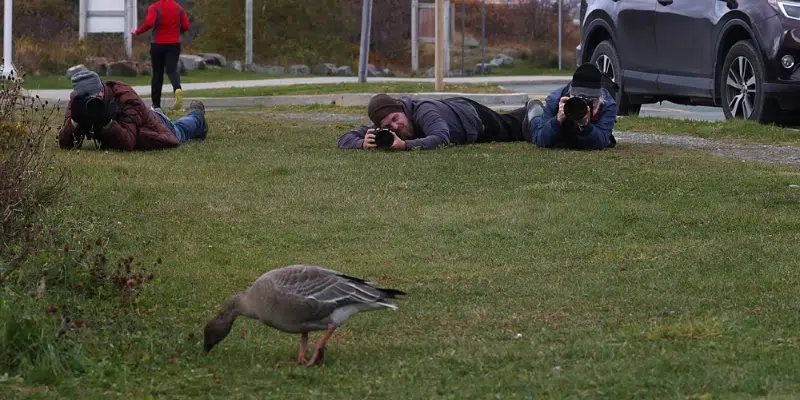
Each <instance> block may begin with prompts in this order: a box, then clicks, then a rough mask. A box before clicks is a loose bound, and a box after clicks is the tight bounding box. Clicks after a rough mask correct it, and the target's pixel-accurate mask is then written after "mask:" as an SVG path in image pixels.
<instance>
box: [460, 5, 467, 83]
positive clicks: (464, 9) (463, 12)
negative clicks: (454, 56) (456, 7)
mask: <svg viewBox="0 0 800 400" xmlns="http://www.w3.org/2000/svg"><path fill="white" fill-rule="evenodd" d="M465 19H467V2H466V1H465V0H461V75H462V76H463V75H464V53H465V52H466V51H467V48H466V45H465V43H466V42H467V41H466V40H465V39H466V32H465V31H464V26H465V22H464V20H465Z"/></svg>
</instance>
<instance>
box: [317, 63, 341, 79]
mask: <svg viewBox="0 0 800 400" xmlns="http://www.w3.org/2000/svg"><path fill="white" fill-rule="evenodd" d="M314 74H315V75H327V76H333V75H336V65H335V64H331V63H319V64H317V65H316V66H315V67H314Z"/></svg>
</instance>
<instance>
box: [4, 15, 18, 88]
mask: <svg viewBox="0 0 800 400" xmlns="http://www.w3.org/2000/svg"><path fill="white" fill-rule="evenodd" d="M13 1H14V0H5V6H4V8H3V77H4V78H8V77H10V76H12V75H13V76H15V77H16V75H17V71H15V70H14V65H13V64H12V63H11V22H12V18H11V17H12V16H13V10H12V3H13Z"/></svg>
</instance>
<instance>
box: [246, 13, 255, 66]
mask: <svg viewBox="0 0 800 400" xmlns="http://www.w3.org/2000/svg"><path fill="white" fill-rule="evenodd" d="M244 14H245V28H244V30H245V33H244V65H245V66H246V67H247V68H249V67H251V66H252V65H253V0H245V11H244Z"/></svg>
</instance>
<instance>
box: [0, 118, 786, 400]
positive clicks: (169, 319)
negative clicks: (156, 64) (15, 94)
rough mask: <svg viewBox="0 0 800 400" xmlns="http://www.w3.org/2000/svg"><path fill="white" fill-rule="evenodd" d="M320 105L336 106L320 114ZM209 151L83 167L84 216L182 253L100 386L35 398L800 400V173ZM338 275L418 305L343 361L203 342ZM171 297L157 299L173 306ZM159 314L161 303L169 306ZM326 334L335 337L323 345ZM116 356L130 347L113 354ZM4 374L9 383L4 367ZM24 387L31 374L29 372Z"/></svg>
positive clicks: (262, 123) (278, 126) (287, 123)
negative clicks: (311, 268) (247, 311)
mask: <svg viewBox="0 0 800 400" xmlns="http://www.w3.org/2000/svg"><path fill="white" fill-rule="evenodd" d="M315 109H316V110H319V108H315ZM208 115H209V121H210V124H211V131H210V133H209V138H208V140H206V141H205V142H202V143H188V144H186V145H184V146H182V147H181V148H178V149H174V150H170V151H159V152H145V153H117V152H101V151H94V150H90V149H91V146H90V147H89V150H84V151H81V152H59V156H58V158H59V161H60V162H61V163H63V164H64V165H66V166H68V167H69V168H70V169H71V171H73V180H74V181H73V184H72V187H74V188H76V190H78V191H79V193H80V196H81V197H80V201H79V202H73V203H71V205H70V210H71V211H70V213H71V215H72V216H74V217H76V218H86V217H91V218H92V220H93V221H109V222H110V223H112V224H116V226H118V230H119V235H118V239H116V241H115V242H114V243H112V246H111V247H113V248H115V249H117V250H115V251H118V252H120V253H125V254H127V253H135V254H136V255H137V257H138V258H139V259H140V260H144V261H143V262H149V261H150V260H153V259H155V258H156V257H161V258H162V259H163V263H162V264H161V265H160V266H158V269H157V270H156V271H155V272H156V277H157V279H158V282H159V283H158V285H157V286H155V287H153V289H152V290H150V291H148V292H145V293H144V294H143V295H142V296H143V297H144V298H145V299H146V300H145V301H143V303H142V304H141V305H140V306H139V307H140V316H139V318H140V322H141V325H134V326H127V325H125V326H121V327H118V328H116V330H114V329H111V330H110V331H104V332H100V331H93V330H89V331H88V332H87V333H86V339H85V340H86V344H85V347H86V352H87V356H88V357H89V361H88V362H89V365H88V368H87V369H86V372H85V374H83V375H80V376H79V377H78V378H75V379H67V380H63V381H60V382H59V383H57V384H55V385H53V386H51V387H43V385H39V384H36V383H32V382H26V381H24V380H21V379H9V380H7V381H6V382H5V383H0V390H3V389H4V388H5V389H7V390H6V391H5V393H9V394H10V396H16V397H30V396H32V395H35V396H36V397H41V398H44V397H55V396H57V395H58V396H63V397H68V398H75V397H82V398H95V397H101V396H102V395H103V394H104V393H106V394H109V395H116V394H120V395H122V396H121V397H125V398H130V397H135V398H146V397H148V396H150V395H152V396H154V397H170V398H172V397H195V396H199V397H206V398H223V397H224V398H281V399H283V398H294V397H303V398H403V399H409V398H426V399H427V398H490V397H495V398H531V397H536V398H565V397H593V398H596V397H603V398H631V397H647V398H676V399H677V398H693V397H696V396H702V395H704V394H706V393H710V394H711V395H712V396H713V397H714V398H716V397H735V396H741V397H747V398H750V397H758V396H767V395H773V396H780V395H785V396H789V397H791V396H797V395H798V393H800V361H798V358H797V357H796V353H797V351H798V346H799V343H800V336H798V333H797V332H798V330H800V318H799V317H798V313H797V306H798V296H797V284H798V281H800V272H798V271H800V269H799V268H798V261H797V260H798V259H800V247H799V246H797V232H798V229H800V214H799V213H798V212H797V207H798V201H799V200H800V191H798V189H796V188H791V187H789V185H790V184H796V183H798V179H800V178H799V177H800V174H799V173H798V172H800V171H798V169H796V168H790V167H783V166H762V165H758V164H754V163H744V162H741V161H738V160H734V159H728V158H721V157H715V156H711V155H709V154H708V153H706V152H703V151H697V150H690V149H685V148H677V147H665V146H660V145H635V144H628V143H621V144H620V145H619V146H618V147H617V148H615V149H611V150H607V151H600V152H577V151H558V150H544V149H537V148H535V147H534V146H532V145H528V144H525V143H510V144H483V145H472V146H464V147H455V148H449V149H441V150H437V151H431V152H407V153H384V152H377V151H370V152H365V151H345V150H338V149H336V148H335V143H336V139H337V138H338V136H339V135H340V134H341V133H342V132H344V131H345V130H347V129H349V128H350V127H351V125H350V124H348V123H342V122H336V123H326V122H319V121H315V120H312V119H310V118H309V119H292V120H283V119H277V118H275V117H272V116H270V117H266V116H263V115H260V113H259V112H254V111H252V110H250V111H240V112H231V111H228V112H209V114H208ZM293 263H312V264H320V265H324V266H327V267H330V268H334V269H338V270H341V271H344V272H347V273H350V274H354V275H358V276H363V277H366V278H368V279H371V280H376V281H377V280H378V279H379V278H381V277H382V276H384V275H385V277H384V278H385V279H383V280H382V281H381V282H380V284H381V285H383V286H387V287H396V288H401V289H404V290H406V291H407V292H408V298H407V299H406V300H404V301H402V302H400V303H399V304H400V309H399V310H398V311H396V312H388V311H387V312H374V313H368V314H362V315H357V316H355V317H354V318H353V319H352V320H351V321H350V322H349V323H348V324H347V325H345V326H344V327H342V328H341V329H340V330H339V331H338V332H337V333H336V334H334V336H333V338H332V339H331V341H330V342H329V347H328V350H327V353H326V360H327V364H326V365H325V366H324V367H321V368H311V369H308V368H305V367H296V366H289V365H281V366H276V364H277V363H278V362H280V361H287V360H292V359H293V358H294V357H295V356H296V350H297V347H296V346H297V337H295V336H294V335H289V334H283V333H279V332H277V331H275V330H272V329H270V328H267V327H265V326H263V325H261V324H260V323H257V322H255V321H252V320H247V319H240V320H238V321H237V322H236V324H235V325H234V328H233V330H232V332H231V334H230V336H229V337H228V338H227V339H226V340H225V341H223V342H222V343H221V344H220V345H219V346H218V347H217V348H215V349H214V350H213V351H212V352H211V353H210V354H208V355H205V354H203V353H202V351H201V347H202V344H201V338H202V327H203V325H204V324H205V322H206V321H207V320H208V319H209V318H211V317H212V316H213V315H214V314H215V313H216V312H217V310H218V307H219V306H220V305H221V303H222V302H223V301H224V300H225V298H226V297H227V296H229V295H230V294H232V293H234V292H237V291H241V290H243V289H244V288H246V287H247V286H248V285H249V284H250V282H252V280H254V279H255V278H257V277H258V276H259V275H260V274H261V273H262V272H264V271H266V270H268V269H272V268H276V267H280V266H284V265H288V264H293ZM153 306H156V307H153ZM148 310H149V311H148ZM318 337H319V336H318V335H314V336H312V339H314V340H315V339H316V338H318ZM111 344H113V347H112V346H111ZM0 376H2V375H0ZM12 378H13V377H12Z"/></svg>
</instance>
